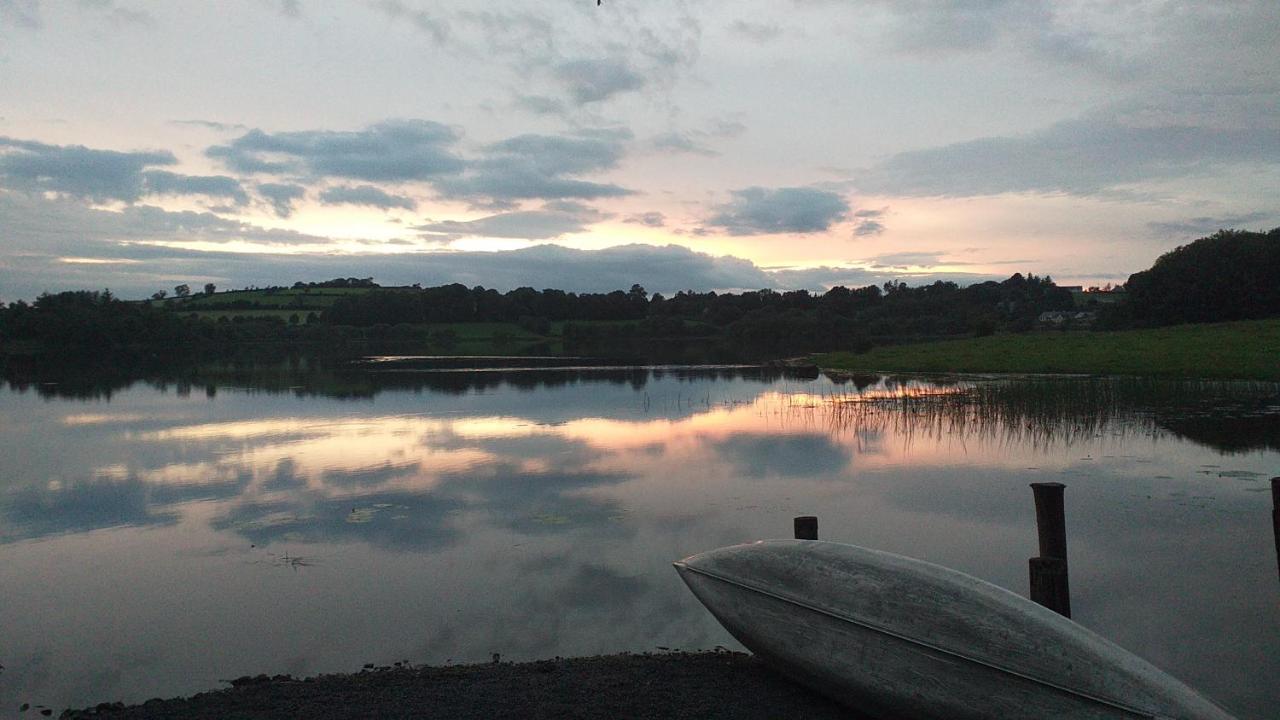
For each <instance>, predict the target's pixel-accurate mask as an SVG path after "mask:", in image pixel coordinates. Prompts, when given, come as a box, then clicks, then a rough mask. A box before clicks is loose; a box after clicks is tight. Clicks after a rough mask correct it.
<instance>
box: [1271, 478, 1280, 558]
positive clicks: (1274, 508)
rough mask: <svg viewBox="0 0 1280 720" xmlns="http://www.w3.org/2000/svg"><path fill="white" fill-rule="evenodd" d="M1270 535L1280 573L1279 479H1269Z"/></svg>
mask: <svg viewBox="0 0 1280 720" xmlns="http://www.w3.org/2000/svg"><path fill="white" fill-rule="evenodd" d="M1271 534H1272V535H1274V536H1275V538H1276V570H1277V572H1280V477H1273V478H1271Z"/></svg>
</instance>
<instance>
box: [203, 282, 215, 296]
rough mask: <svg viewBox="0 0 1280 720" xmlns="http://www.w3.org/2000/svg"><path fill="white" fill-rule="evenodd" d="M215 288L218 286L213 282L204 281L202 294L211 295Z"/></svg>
mask: <svg viewBox="0 0 1280 720" xmlns="http://www.w3.org/2000/svg"><path fill="white" fill-rule="evenodd" d="M217 289H218V286H217V285H214V284H213V283H205V284H204V294H205V295H212V294H213V293H214V291H215V290H217Z"/></svg>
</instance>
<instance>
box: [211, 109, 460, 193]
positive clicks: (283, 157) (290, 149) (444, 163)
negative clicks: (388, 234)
mask: <svg viewBox="0 0 1280 720" xmlns="http://www.w3.org/2000/svg"><path fill="white" fill-rule="evenodd" d="M457 140H458V134H457V132H455V131H454V130H453V129H452V128H450V127H448V126H446V125H442V124H440V123H437V122H432V121H430V120H388V121H386V122H381V123H378V124H376V125H372V126H370V127H368V128H366V129H364V130H356V131H331V130H307V131H299V132H282V133H274V134H272V133H266V132H263V131H262V130H257V129H254V130H250V131H249V132H247V133H245V134H244V135H241V136H240V137H238V138H236V139H235V140H232V141H231V142H230V143H229V144H227V145H215V146H213V147H211V148H209V150H208V151H207V153H206V154H207V155H209V157H212V158H215V159H218V160H220V161H222V162H223V163H225V164H226V165H227V167H230V168H231V169H233V170H236V171H238V172H243V173H296V174H304V175H312V176H320V177H323V176H332V177H345V178H354V179H357V180H369V181H374V182H378V181H406V180H427V179H431V178H436V177H439V176H442V175H451V174H454V173H458V172H460V171H461V170H462V169H463V166H464V163H463V161H462V159H461V158H459V157H458V156H456V155H455V154H453V152H452V151H451V150H450V148H451V146H452V145H454V144H455V143H456V142H457Z"/></svg>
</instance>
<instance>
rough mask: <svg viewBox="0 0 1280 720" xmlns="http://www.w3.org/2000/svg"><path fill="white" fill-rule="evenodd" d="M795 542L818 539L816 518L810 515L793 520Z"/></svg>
mask: <svg viewBox="0 0 1280 720" xmlns="http://www.w3.org/2000/svg"><path fill="white" fill-rule="evenodd" d="M795 529H796V539H797V540H817V539H818V518H816V517H814V516H812V515H801V516H800V517H798V518H796V520H795Z"/></svg>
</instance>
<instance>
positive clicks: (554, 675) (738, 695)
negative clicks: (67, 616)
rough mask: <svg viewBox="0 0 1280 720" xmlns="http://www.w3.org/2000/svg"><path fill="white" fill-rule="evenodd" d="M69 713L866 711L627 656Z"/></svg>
mask: <svg viewBox="0 0 1280 720" xmlns="http://www.w3.org/2000/svg"><path fill="white" fill-rule="evenodd" d="M62 717H67V718H89V717H110V718H120V719H125V718H127V719H132V720H142V719H148V720H150V719H153V718H154V719H159V718H176V719H178V720H212V719H214V718H218V719H225V718H237V719H243V720H265V719H266V718H318V719H320V720H327V719H333V718H374V717H376V718H451V719H452V718H458V719H461V720H466V719H468V718H475V719H480V718H486V719H490V718H511V719H513V720H514V719H516V718H520V719H521V720H552V719H553V718H555V719H559V718H579V719H583V720H586V719H594V718H599V719H600V720H605V719H606V718H607V719H609V720H613V719H614V718H634V719H646V718H653V719H655V720H656V719H657V718H689V719H690V720H692V719H694V718H698V719H703V718H706V719H710V720H715V719H716V718H726V719H728V718H734V719H735V720H773V719H775V718H808V719H810V720H836V719H837V718H841V719H843V720H850V719H851V718H852V719H853V720H857V718H858V717H860V716H859V715H858V714H857V713H853V712H851V711H850V710H849V709H848V708H845V707H843V706H840V705H837V704H836V703H834V702H832V701H831V700H828V699H827V698H825V697H823V696H821V695H819V694H817V693H815V692H813V691H811V690H808V689H807V688H805V687H803V686H800V685H797V684H795V683H793V682H791V681H790V680H787V679H786V678H784V677H783V676H781V675H779V674H777V673H775V672H773V671H772V670H769V669H768V668H767V667H765V666H764V664H763V663H762V662H760V661H759V660H758V659H757V658H755V657H754V656H752V655H746V654H743V653H737V652H727V651H709V652H678V651H677V652H666V653H661V654H647V653H646V654H638V655H636V654H621V655H605V656H599V657H586V658H555V659H553V660H539V661H534V662H523V663H509V662H493V663H485V664H480V665H449V666H442V667H417V666H393V667H378V668H375V667H366V669H365V670H364V671H362V672H358V673H352V674H342V675H321V676H318V677H314V678H306V679H295V678H292V677H289V676H285V675H277V676H274V677H268V676H265V675H261V676H258V677H243V678H239V679H237V680H233V681H231V687H228V688H224V689H220V690H212V691H209V692H204V693H200V694H198V695H193V696H191V697H189V698H173V699H169V700H160V699H153V700H148V701H147V702H145V703H142V704H138V705H129V706H126V705H123V704H120V703H106V702H104V703H102V704H100V705H98V706H95V707H92V708H86V709H83V710H69V711H66V712H64V713H63V714H62Z"/></svg>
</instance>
